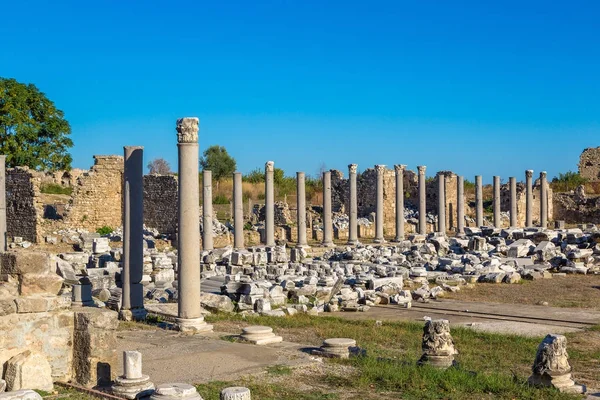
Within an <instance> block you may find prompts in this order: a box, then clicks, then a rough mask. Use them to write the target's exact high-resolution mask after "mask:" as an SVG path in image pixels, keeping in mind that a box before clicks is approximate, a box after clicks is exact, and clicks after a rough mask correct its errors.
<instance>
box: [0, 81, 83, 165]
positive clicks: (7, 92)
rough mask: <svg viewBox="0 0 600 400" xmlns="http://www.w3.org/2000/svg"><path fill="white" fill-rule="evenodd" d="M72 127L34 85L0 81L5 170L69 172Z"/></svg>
mask: <svg viewBox="0 0 600 400" xmlns="http://www.w3.org/2000/svg"><path fill="white" fill-rule="evenodd" d="M70 134H71V127H70V126H69V123H68V122H67V120H65V119H64V113H63V112H62V111H61V110H59V109H57V108H56V106H55V105H54V103H53V102H52V101H50V100H49V99H48V98H47V97H46V96H45V95H44V93H42V92H40V91H39V90H38V88H37V87H35V85H33V84H27V85H26V84H24V83H20V82H17V81H16V80H15V79H8V78H2V77H0V154H6V164H7V166H8V167H16V166H28V167H30V168H33V169H36V170H41V169H44V170H59V169H70V168H71V161H72V158H71V155H70V154H69V152H68V149H69V148H70V147H73V141H72V140H71V139H70V138H69V135H70Z"/></svg>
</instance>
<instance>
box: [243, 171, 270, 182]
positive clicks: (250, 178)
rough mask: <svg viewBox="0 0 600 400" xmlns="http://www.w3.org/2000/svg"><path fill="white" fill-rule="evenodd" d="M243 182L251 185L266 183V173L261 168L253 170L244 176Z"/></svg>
mask: <svg viewBox="0 0 600 400" xmlns="http://www.w3.org/2000/svg"><path fill="white" fill-rule="evenodd" d="M242 181H244V182H250V183H261V182H264V181H265V171H263V170H261V169H260V168H256V169H254V170H252V171H251V172H250V173H248V174H246V175H244V176H242Z"/></svg>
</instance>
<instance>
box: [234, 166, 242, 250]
mask: <svg viewBox="0 0 600 400" xmlns="http://www.w3.org/2000/svg"><path fill="white" fill-rule="evenodd" d="M243 197H244V196H243V194H242V173H241V172H234V173H233V247H234V248H235V249H243V248H244V198H243Z"/></svg>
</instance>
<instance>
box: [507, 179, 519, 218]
mask: <svg viewBox="0 0 600 400" xmlns="http://www.w3.org/2000/svg"><path fill="white" fill-rule="evenodd" d="M508 182H509V185H510V227H511V228H516V227H517V225H518V223H517V212H518V211H517V178H515V177H514V176H511V177H510V178H508Z"/></svg>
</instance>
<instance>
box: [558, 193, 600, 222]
mask: <svg viewBox="0 0 600 400" xmlns="http://www.w3.org/2000/svg"><path fill="white" fill-rule="evenodd" d="M552 203H553V204H554V210H555V211H554V216H555V219H557V220H563V221H565V222H566V223H568V224H585V223H591V224H598V223H600V197H590V198H585V199H581V198H577V196H576V195H575V194H573V193H555V194H554V195H553V196H552Z"/></svg>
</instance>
